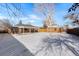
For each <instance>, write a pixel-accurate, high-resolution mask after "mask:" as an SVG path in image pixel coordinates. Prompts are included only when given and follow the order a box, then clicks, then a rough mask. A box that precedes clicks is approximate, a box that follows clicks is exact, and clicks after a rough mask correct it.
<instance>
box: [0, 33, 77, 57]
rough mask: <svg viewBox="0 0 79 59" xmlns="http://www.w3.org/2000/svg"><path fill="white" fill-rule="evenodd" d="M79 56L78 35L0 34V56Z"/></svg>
mask: <svg viewBox="0 0 79 59" xmlns="http://www.w3.org/2000/svg"><path fill="white" fill-rule="evenodd" d="M1 55H2V56H33V55H35V56H37V55H38V56H43V55H44V56H46V55H47V56H48V55H49V56H57V55H58V56H60V55H64V56H67V55H68V56H73V55H76V56H79V37H77V36H74V35H70V34H66V33H25V34H0V56H1Z"/></svg>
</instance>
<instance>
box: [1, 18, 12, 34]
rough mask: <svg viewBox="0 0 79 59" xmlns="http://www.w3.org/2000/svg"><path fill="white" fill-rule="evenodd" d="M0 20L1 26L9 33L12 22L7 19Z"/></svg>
mask: <svg viewBox="0 0 79 59" xmlns="http://www.w3.org/2000/svg"><path fill="white" fill-rule="evenodd" d="M0 22H1V23H2V26H3V27H4V28H5V30H7V31H8V33H11V29H12V24H11V23H10V21H9V20H8V19H1V20H0Z"/></svg>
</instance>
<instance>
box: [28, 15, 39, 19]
mask: <svg viewBox="0 0 79 59" xmlns="http://www.w3.org/2000/svg"><path fill="white" fill-rule="evenodd" d="M28 16H29V18H30V19H33V20H39V19H40V17H38V16H37V15H35V14H31V15H28Z"/></svg>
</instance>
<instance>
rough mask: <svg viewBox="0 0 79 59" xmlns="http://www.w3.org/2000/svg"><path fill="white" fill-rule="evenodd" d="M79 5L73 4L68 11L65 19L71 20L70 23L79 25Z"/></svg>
mask: <svg viewBox="0 0 79 59" xmlns="http://www.w3.org/2000/svg"><path fill="white" fill-rule="evenodd" d="M78 10H79V3H74V4H73V5H72V6H71V7H70V8H69V9H68V14H67V15H66V16H65V18H66V19H67V18H69V19H70V20H72V23H74V24H77V25H79V11H78Z"/></svg>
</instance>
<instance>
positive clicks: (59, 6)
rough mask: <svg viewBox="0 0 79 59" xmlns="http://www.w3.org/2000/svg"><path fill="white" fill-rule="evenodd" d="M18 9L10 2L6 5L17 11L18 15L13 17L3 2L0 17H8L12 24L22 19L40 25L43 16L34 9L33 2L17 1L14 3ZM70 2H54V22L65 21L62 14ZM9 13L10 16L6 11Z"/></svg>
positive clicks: (0, 6) (60, 22) (64, 13)
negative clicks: (17, 2)
mask: <svg viewBox="0 0 79 59" xmlns="http://www.w3.org/2000/svg"><path fill="white" fill-rule="evenodd" d="M14 5H15V6H16V7H17V8H18V9H19V8H21V9H20V11H17V10H16V8H14V7H13V6H12V5H11V4H8V6H9V7H10V8H11V9H12V11H13V12H15V13H17V14H18V15H19V17H18V18H17V17H13V16H12V12H11V11H10V10H9V9H7V8H6V5H5V4H0V18H10V21H11V22H12V23H13V24H17V23H18V22H19V20H22V22H23V23H24V24H26V23H31V24H33V25H37V26H42V25H43V21H44V18H43V16H42V15H41V14H38V13H36V12H35V11H34V8H35V7H34V4H33V3H21V4H20V3H19V4H14ZM71 5H72V4H71V3H56V4H55V7H54V9H55V12H54V16H53V20H54V21H55V23H56V24H58V25H60V26H62V25H64V24H65V23H66V21H65V20H64V16H65V15H66V14H67V10H68V8H69V7H71ZM7 10H8V12H9V13H10V16H9V14H8V12H7Z"/></svg>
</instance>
